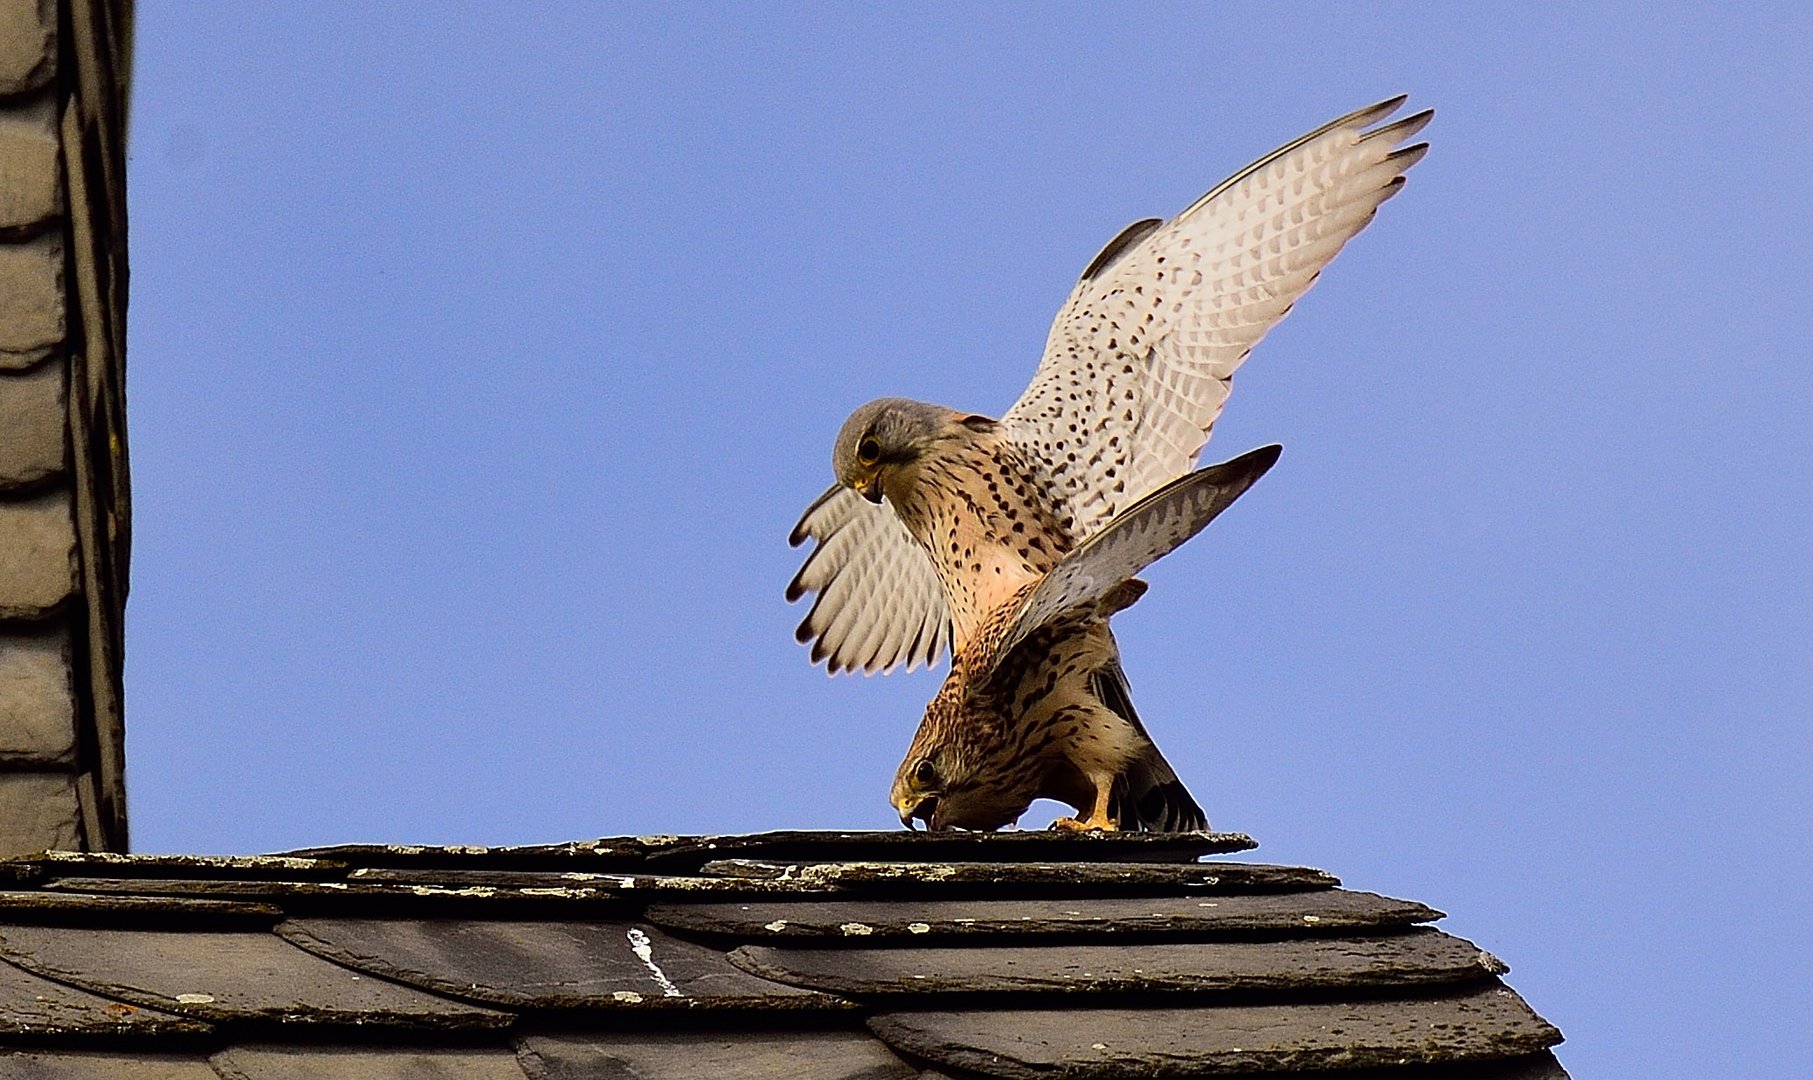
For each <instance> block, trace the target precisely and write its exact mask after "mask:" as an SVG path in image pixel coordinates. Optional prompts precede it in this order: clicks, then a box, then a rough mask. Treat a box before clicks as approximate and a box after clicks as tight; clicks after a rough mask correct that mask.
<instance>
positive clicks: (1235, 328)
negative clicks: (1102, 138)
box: [1002, 97, 1433, 538]
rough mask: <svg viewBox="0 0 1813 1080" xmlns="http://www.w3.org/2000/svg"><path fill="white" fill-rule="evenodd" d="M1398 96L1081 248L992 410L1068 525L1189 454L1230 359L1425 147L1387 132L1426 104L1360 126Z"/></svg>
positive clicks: (1096, 520)
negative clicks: (1026, 361) (1166, 216)
mask: <svg viewBox="0 0 1813 1080" xmlns="http://www.w3.org/2000/svg"><path fill="white" fill-rule="evenodd" d="M1403 102H1404V99H1403V98H1401V97H1399V98H1393V99H1392V100H1390V101H1386V102H1382V103H1380V104H1378V105H1374V106H1372V107H1371V108H1366V109H1361V110H1359V111H1358V112H1355V113H1351V114H1349V115H1347V116H1344V117H1342V118H1341V119H1339V120H1336V121H1334V122H1333V123H1331V124H1329V125H1327V126H1326V127H1323V128H1319V129H1317V130H1316V131H1312V132H1310V133H1309V134H1308V135H1305V136H1303V137H1302V138H1301V139H1298V140H1297V141H1295V142H1293V143H1291V144H1289V145H1287V146H1283V147H1280V148H1279V149H1277V150H1274V151H1272V152H1271V153H1270V154H1268V155H1266V156H1265V157H1263V158H1261V159H1259V160H1258V161H1256V162H1254V163H1253V164H1251V165H1249V166H1247V167H1246V168H1244V169H1242V170H1241V171H1240V172H1238V173H1236V174H1234V176H1232V177H1230V178H1229V179H1228V180H1226V181H1224V182H1223V183H1222V184H1221V185H1220V186H1219V187H1217V188H1215V189H1214V190H1213V191H1211V192H1209V193H1208V194H1207V195H1204V196H1203V197H1202V198H1200V199H1198V200H1197V201H1196V202H1195V203H1194V204H1193V205H1192V206H1190V208H1189V209H1187V210H1185V211H1184V212H1183V213H1181V214H1179V215H1177V216H1176V217H1174V218H1172V219H1171V220H1170V221H1169V222H1166V223H1164V224H1162V225H1161V224H1159V223H1157V222H1155V221H1150V220H1148V221H1141V222H1136V223H1135V224H1133V225H1131V226H1128V228H1127V229H1125V230H1124V231H1123V232H1122V233H1121V234H1120V235H1119V236H1117V237H1115V239H1114V240H1113V241H1111V242H1110V243H1109V244H1108V246H1107V247H1106V248H1104V249H1103V250H1102V253H1101V254H1100V255H1097V256H1096V257H1095V259H1094V260H1093V261H1092V262H1091V263H1090V264H1089V267H1088V269H1087V270H1085V271H1084V272H1083V277H1082V280H1080V281H1078V282H1077V285H1076V288H1075V290H1073V291H1072V292H1071V294H1070V299H1069V300H1067V301H1065V303H1064V306H1063V308H1062V309H1061V310H1060V311H1059V312H1058V316H1057V319H1056V321H1055V322H1053V323H1052V327H1051V335H1050V337H1049V338H1048V339H1047V341H1046V343H1045V356H1044V359H1043V360H1041V361H1040V363H1039V368H1038V370H1037V371H1036V372H1035V373H1034V374H1033V379H1032V384H1031V385H1030V386H1028V387H1027V388H1026V392H1025V393H1024V394H1022V395H1021V397H1020V400H1019V401H1017V402H1015V403H1014V406H1013V408H1011V409H1009V410H1008V412H1007V414H1006V415H1005V416H1004V417H1002V422H1003V424H1005V425H1007V427H1008V431H1009V433H1010V434H1011V436H1012V437H1013V438H1014V439H1016V440H1017V441H1019V442H1021V443H1022V444H1023V445H1026V446H1028V447H1030V448H1032V450H1033V454H1032V456H1033V457H1034V459H1035V460H1038V461H1042V462H1045V463H1046V464H1047V468H1048V470H1049V475H1048V476H1047V480H1048V481H1049V483H1050V485H1051V489H1052V491H1053V493H1054V496H1055V498H1056V499H1057V502H1058V504H1059V505H1058V507H1056V509H1058V510H1059V511H1060V515H1061V516H1064V517H1068V518H1070V519H1071V522H1072V534H1073V535H1074V536H1077V537H1078V538H1087V537H1089V536H1090V535H1092V534H1093V533H1094V532H1095V531H1096V530H1097V529H1100V528H1101V527H1102V526H1103V525H1105V524H1106V523H1107V522H1108V521H1110V520H1112V519H1113V518H1114V516H1115V515H1116V514H1117V513H1119V512H1120V511H1121V510H1123V509H1125V508H1126V507H1127V506H1129V505H1131V504H1132V503H1133V501H1134V500H1136V499H1138V498H1139V497H1140V496H1142V495H1144V494H1146V493H1147V492H1149V491H1151V490H1152V489H1153V488H1156V487H1157V486H1159V485H1160V484H1163V483H1165V482H1166V481H1168V480H1171V479H1172V478H1174V477H1176V476H1179V475H1181V474H1182V473H1184V472H1185V471H1187V470H1188V469H1189V468H1190V466H1191V464H1192V463H1194V462H1195V460H1196V455H1197V454H1198V453H1199V452H1201V450H1202V447H1203V444H1204V443H1205V442H1207V441H1208V437H1209V429H1210V427H1212V426H1213V425H1214V423H1215V418H1216V417H1217V416H1218V415H1220V413H1221V406H1222V403H1223V402H1224V401H1226V400H1227V396H1228V389H1229V386H1230V381H1231V380H1232V378H1233V375H1234V369H1235V368H1238V367H1239V366H1240V364H1241V361H1243V360H1245V359H1246V356H1247V353H1248V352H1249V351H1251V349H1252V347H1253V346H1254V345H1256V344H1257V343H1258V342H1259V339H1260V338H1262V337H1264V336H1265V334H1266V331H1268V330H1270V329H1271V328H1272V327H1273V326H1274V325H1276V324H1277V323H1278V321H1279V320H1280V319H1282V318H1283V317H1284V314H1285V312H1287V311H1289V310H1290V307H1291V305H1292V304H1293V303H1295V302H1296V300H1297V298H1298V297H1299V296H1302V295H1303V293H1304V292H1305V291H1306V290H1307V289H1308V288H1309V286H1310V284H1311V283H1312V282H1314V281H1315V279H1316V275H1317V274H1318V273H1320V272H1321V270H1322V267H1324V266H1326V265H1327V264H1328V261H1329V260H1330V259H1332V258H1334V256H1335V253H1336V252H1338V251H1340V250H1341V246H1342V245H1343V244H1345V243H1347V241H1348V240H1350V239H1352V238H1353V236H1354V235H1355V234H1356V233H1358V232H1359V231H1360V230H1361V229H1363V228H1365V227H1366V223H1367V222H1369V221H1371V220H1372V216H1373V214H1374V213H1375V212H1376V211H1377V210H1378V208H1379V204H1380V203H1383V202H1384V201H1385V200H1386V199H1389V198H1390V197H1391V196H1392V195H1394V194H1396V193H1397V191H1398V189H1399V188H1400V187H1402V186H1403V183H1404V172H1405V170H1407V169H1409V168H1410V166H1412V165H1414V164H1415V163H1416V162H1417V161H1418V160H1419V159H1420V158H1422V156H1423V154H1424V152H1425V151H1427V150H1428V144H1426V143H1422V144H1418V145H1415V146H1409V147H1404V148H1402V149H1399V147H1400V146H1401V144H1403V143H1404V142H1406V141H1408V140H1409V139H1410V138H1411V137H1412V136H1414V135H1415V134H1416V133H1417V132H1418V131H1421V130H1422V128H1423V126H1424V125H1425V124H1427V123H1428V122H1429V118H1430V117H1431V116H1432V115H1433V114H1432V113H1430V112H1422V113H1418V114H1416V115H1415V116H1412V117H1409V118H1407V119H1404V120H1400V121H1398V122H1396V123H1393V124H1388V125H1386V126H1383V127H1376V128H1372V130H1370V131H1368V130H1367V128H1368V127H1370V126H1371V125H1373V124H1375V123H1377V122H1378V121H1380V120H1383V119H1384V118H1385V117H1387V116H1389V115H1391V114H1392V113H1393V112H1396V111H1397V109H1398V107H1399V106H1400V105H1402V104H1403Z"/></svg>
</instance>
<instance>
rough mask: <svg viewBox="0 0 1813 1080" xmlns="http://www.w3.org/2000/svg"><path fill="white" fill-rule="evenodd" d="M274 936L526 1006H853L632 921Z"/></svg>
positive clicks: (471, 924)
mask: <svg viewBox="0 0 1813 1080" xmlns="http://www.w3.org/2000/svg"><path fill="white" fill-rule="evenodd" d="M277 932H278V933H279V934H280V935H282V937H283V938H284V939H286V940H288V941H290V942H291V943H293V944H295V945H296V946H298V947H300V948H303V949H307V950H308V951H309V952H311V953H314V954H316V955H318V956H321V957H323V958H325V959H328V960H331V961H333V962H334V963H336V964H340V965H343V966H346V967H350V968H354V969H356V970H359V971H366V972H370V973H371V974H373V975H378V976H382V977H383V978H386V979H394V980H396V981H398V982H402V983H407V984H409V985H411V986H420V987H423V988H425V989H429V990H433V991H436V992H438V993H443V994H450V995H455V996H458V997H462V998H467V999H470V1000H474V1001H482V1002H487V1003H492V1004H498V1005H505V1006H510V1007H515V1008H528V1009H558V1010H572V1009H588V1010H592V1009H604V1010H624V1009H651V1008H652V1009H674V1008H681V1009H697V1008H721V1009H763V1010H777V1009H811V1008H846V1007H849V1003H848V1002H844V1001H840V1000H837V999H834V998H831V997H828V996H826V995H823V994H819V993H814V992H811V991H807V990H801V989H799V988H797V987H793V986H787V985H783V984H779V983H773V982H769V981H767V980H764V979H761V978H758V977H756V976H752V975H749V974H747V973H745V972H743V971H740V970H738V969H737V968H736V967H734V966H732V965H731V964H730V962H729V961H728V960H726V959H725V957H724V954H722V953H720V952H718V951H717V950H715V949H707V948H705V947H703V946H701V945H694V944H692V943H691V942H686V941H679V940H676V939H674V938H670V937H668V936H667V935H666V934H663V933H662V932H661V931H659V930H656V929H652V928H649V927H645V926H639V925H636V924H634V923H627V922H625V923H611V922H605V923H598V922H587V923H582V922H550V921H539V920H538V921H532V922H531V921H503V920H489V919H488V920H483V921H472V920H455V919H433V920H424V919H304V920H295V921H291V922H286V923H284V924H283V925H281V926H279V927H278V929H277Z"/></svg>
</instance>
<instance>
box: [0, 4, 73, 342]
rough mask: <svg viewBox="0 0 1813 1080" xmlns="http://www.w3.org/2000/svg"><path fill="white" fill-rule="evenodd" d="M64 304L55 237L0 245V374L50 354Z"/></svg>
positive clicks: (59, 335) (62, 328) (63, 329)
mask: <svg viewBox="0 0 1813 1080" xmlns="http://www.w3.org/2000/svg"><path fill="white" fill-rule="evenodd" d="M7 6H9V5H6V4H0V8H5V7H7ZM66 299H67V298H66V297H65V295H64V287H63V237H62V235H61V234H60V233H55V232H52V233H46V234H45V235H43V236H40V237H37V238H35V239H32V240H23V241H19V242H16V243H0V371H22V370H24V369H25V368H28V367H32V366H34V365H36V364H38V363H39V362H40V361H42V360H44V359H45V358H46V357H49V356H50V355H51V354H52V353H53V352H55V351H56V349H57V347H58V346H59V345H61V344H62V343H63V337H64V335H65V333H67V330H68V328H67V326H66V324H65V318H66V314H65V304H66Z"/></svg>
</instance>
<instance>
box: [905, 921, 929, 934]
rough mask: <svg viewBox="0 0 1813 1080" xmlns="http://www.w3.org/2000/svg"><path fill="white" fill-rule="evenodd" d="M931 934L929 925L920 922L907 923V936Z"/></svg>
mask: <svg viewBox="0 0 1813 1080" xmlns="http://www.w3.org/2000/svg"><path fill="white" fill-rule="evenodd" d="M931 932H932V924H931V923H922V922H910V923H907V933H909V934H929V933H931Z"/></svg>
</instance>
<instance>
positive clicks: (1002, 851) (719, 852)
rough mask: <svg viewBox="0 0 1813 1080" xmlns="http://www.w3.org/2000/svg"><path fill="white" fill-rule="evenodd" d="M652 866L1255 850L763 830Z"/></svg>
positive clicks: (687, 847)
mask: <svg viewBox="0 0 1813 1080" xmlns="http://www.w3.org/2000/svg"><path fill="white" fill-rule="evenodd" d="M676 839H677V841H678V842H677V843H675V844H672V845H670V846H667V847H665V848H660V849H656V850H653V851H651V852H650V853H649V856H648V860H649V865H651V866H661V865H663V864H669V863H673V864H690V865H694V866H697V865H702V864H703V863H705V862H707V861H711V860H717V859H727V858H741V859H759V860H763V861H767V862H794V861H800V862H1191V861H1194V860H1195V859H1197V858H1198V857H1200V856H1203V855H1230V854H1233V853H1234V852H1237V851H1248V850H1251V849H1252V848H1255V847H1257V846H1258V845H1257V844H1256V843H1254V841H1253V838H1252V837H1250V836H1246V835H1244V834H1242V833H1209V832H1191V833H1133V832H1114V833H1064V832H1052V831H1018V830H1017V831H1012V832H994V833H980V832H970V833H965V832H938V833H933V832H908V831H906V830H902V829H892V830H889V831H886V832H797V831H783V832H766V833H750V834H747V835H743V836H710V837H683V838H676Z"/></svg>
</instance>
